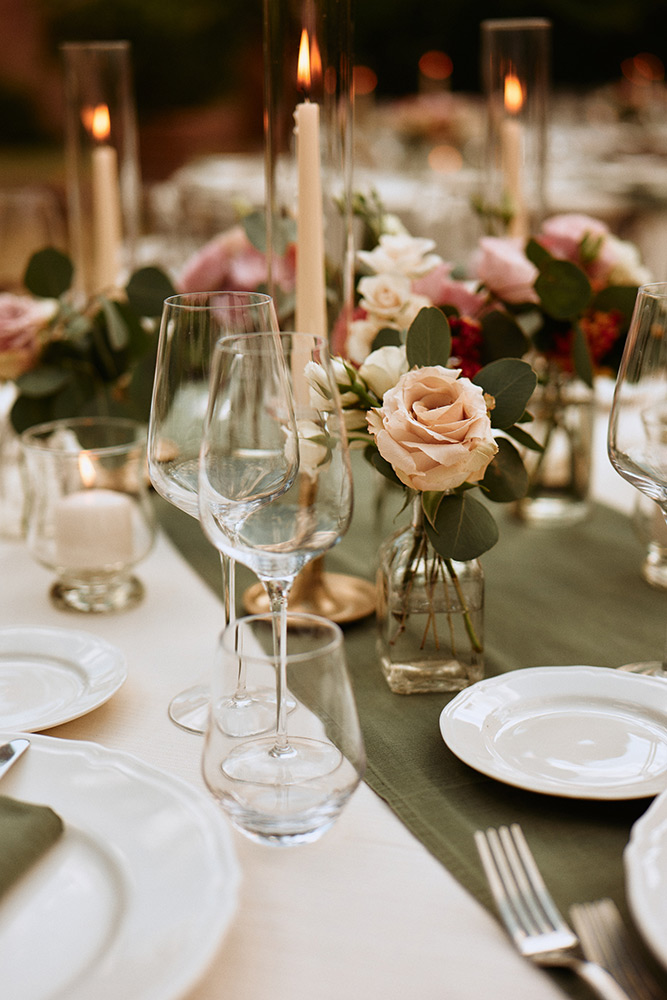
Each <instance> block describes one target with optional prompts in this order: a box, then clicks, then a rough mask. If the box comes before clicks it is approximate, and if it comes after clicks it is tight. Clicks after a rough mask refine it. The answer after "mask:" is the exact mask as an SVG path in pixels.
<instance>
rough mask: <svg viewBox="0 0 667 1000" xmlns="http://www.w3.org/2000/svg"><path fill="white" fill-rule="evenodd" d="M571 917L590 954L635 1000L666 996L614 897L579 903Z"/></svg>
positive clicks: (571, 909) (662, 999) (573, 909)
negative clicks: (643, 957)
mask: <svg viewBox="0 0 667 1000" xmlns="http://www.w3.org/2000/svg"><path fill="white" fill-rule="evenodd" d="M570 917H571V918H572V922H573V924H574V926H575V928H576V931H577V934H578V935H579V938H580V940H581V944H582V946H583V949H584V953H585V954H586V956H587V957H588V958H590V959H592V960H593V961H594V962H597V963H598V964H599V965H601V966H603V967H604V968H605V969H607V971H608V972H610V973H611V975H612V976H613V977H614V979H616V980H617V981H618V982H619V983H620V985H621V986H622V987H623V989H624V990H626V991H627V993H629V994H630V996H632V997H634V1000H665V991H664V990H663V989H662V987H661V986H660V985H659V984H658V982H657V981H656V980H655V979H654V977H653V975H652V974H651V972H650V971H649V969H648V968H647V967H646V965H645V964H644V962H643V960H642V958H641V956H640V955H639V953H638V951H637V948H636V945H635V943H634V942H633V941H632V939H631V937H630V935H629V933H628V931H627V929H626V927H625V925H624V923H623V919H622V917H621V914H620V913H619V912H618V908H617V906H616V904H615V903H614V902H613V900H611V899H598V900H596V901H595V902H594V903H577V904H576V905H575V906H572V907H571V908H570Z"/></svg>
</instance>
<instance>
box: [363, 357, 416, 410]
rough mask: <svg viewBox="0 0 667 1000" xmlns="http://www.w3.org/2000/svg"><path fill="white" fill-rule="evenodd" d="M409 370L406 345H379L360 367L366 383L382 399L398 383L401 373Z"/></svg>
mask: <svg viewBox="0 0 667 1000" xmlns="http://www.w3.org/2000/svg"><path fill="white" fill-rule="evenodd" d="M407 370H408V359H407V358H406V356H405V347H390V346H387V347H379V348H378V349H377V351H373V353H372V354H369V355H368V357H367V358H366V360H365V361H364V363H363V365H362V366H361V368H360V369H359V374H360V375H361V377H362V378H363V380H364V381H365V383H366V385H367V386H368V387H369V388H370V389H372V390H373V392H374V393H375V395H376V396H377V397H378V399H382V397H383V396H384V394H385V392H386V391H387V389H391V387H392V386H394V385H396V383H397V382H398V380H399V378H400V377H401V375H403V374H405V372H407Z"/></svg>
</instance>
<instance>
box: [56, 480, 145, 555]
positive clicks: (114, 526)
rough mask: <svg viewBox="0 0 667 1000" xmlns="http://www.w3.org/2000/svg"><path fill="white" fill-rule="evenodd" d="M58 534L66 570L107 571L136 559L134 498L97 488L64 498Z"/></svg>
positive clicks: (60, 503) (58, 509)
mask: <svg viewBox="0 0 667 1000" xmlns="http://www.w3.org/2000/svg"><path fill="white" fill-rule="evenodd" d="M54 533H55V547H56V563H57V564H58V566H59V567H61V568H62V569H70V570H88V571H90V570H104V569H108V568H113V567H118V566H126V565H129V564H130V563H132V562H133V561H134V545H133V533H132V501H131V499H130V497H128V496H126V495H125V494H124V493H117V492H116V491H115V490H103V489H94V488H93V489H84V490H78V491H77V492H75V493H70V494H68V495H67V496H64V497H62V498H61V499H60V500H59V501H58V502H57V504H56V507H55V510H54Z"/></svg>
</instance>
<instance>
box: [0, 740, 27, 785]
mask: <svg viewBox="0 0 667 1000" xmlns="http://www.w3.org/2000/svg"><path fill="white" fill-rule="evenodd" d="M29 746H30V740H27V739H24V738H23V737H19V738H17V739H15V740H10V741H9V743H3V744H2V745H1V746H0V778H1V777H2V776H3V774H6V773H7V771H8V770H9V768H10V767H11V766H12V764H15V763H16V761H17V760H18V759H19V757H20V756H21V754H22V753H24V752H25V751H26V750H27V749H28V747H29Z"/></svg>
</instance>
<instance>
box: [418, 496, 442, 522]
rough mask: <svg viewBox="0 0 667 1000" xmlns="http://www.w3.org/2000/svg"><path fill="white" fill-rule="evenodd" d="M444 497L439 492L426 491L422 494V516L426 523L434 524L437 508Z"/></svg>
mask: <svg viewBox="0 0 667 1000" xmlns="http://www.w3.org/2000/svg"><path fill="white" fill-rule="evenodd" d="M444 496H445V494H444V493H442V492H441V491H436V490H427V491H426V492H424V493H422V495H421V500H422V510H423V511H424V516H425V517H426V520H427V521H430V523H431V524H433V525H434V524H435V518H436V515H437V513H438V507H439V506H440V504H441V502H442V498H443V497H444Z"/></svg>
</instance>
